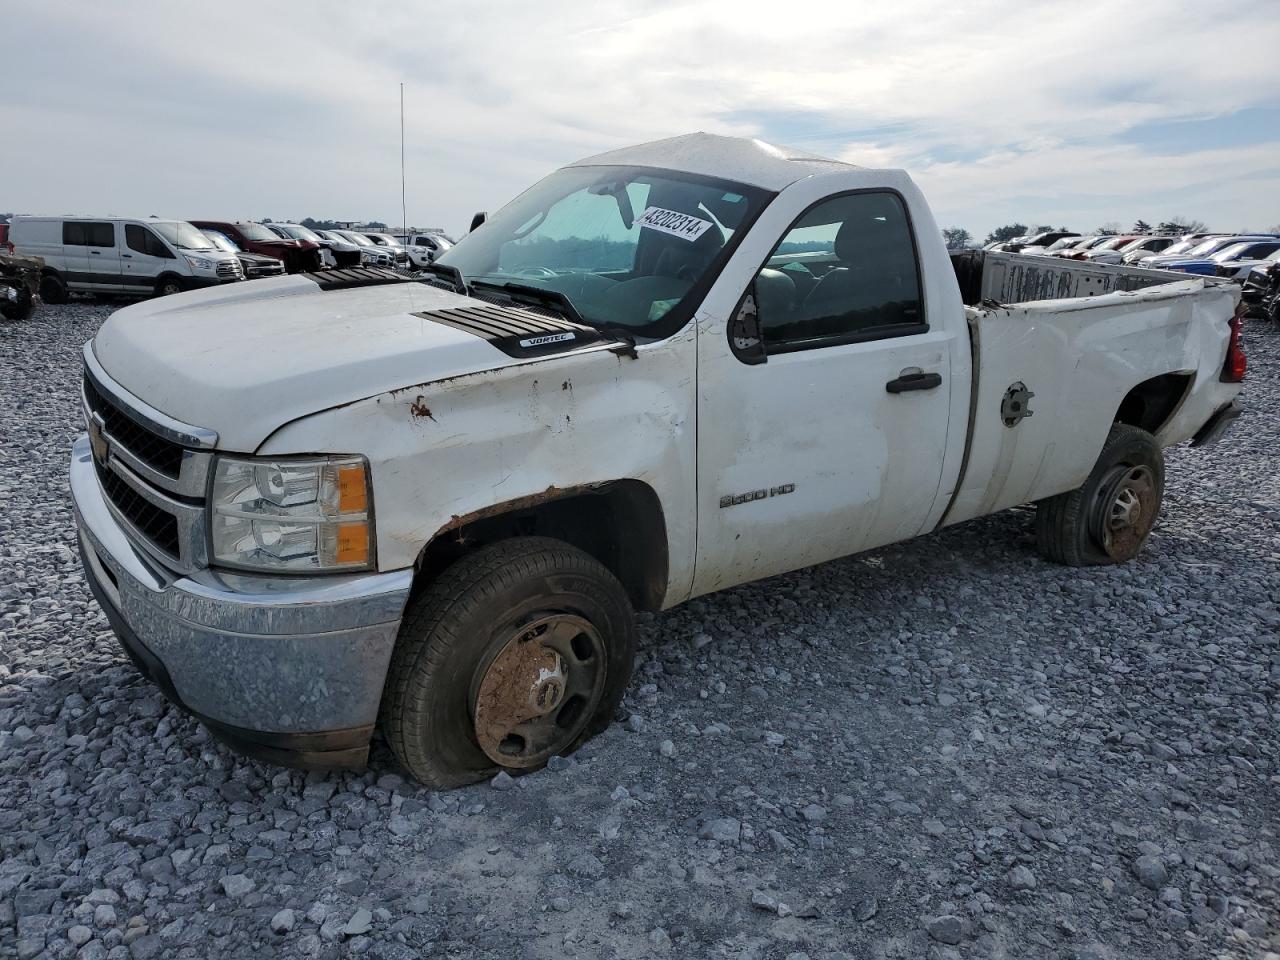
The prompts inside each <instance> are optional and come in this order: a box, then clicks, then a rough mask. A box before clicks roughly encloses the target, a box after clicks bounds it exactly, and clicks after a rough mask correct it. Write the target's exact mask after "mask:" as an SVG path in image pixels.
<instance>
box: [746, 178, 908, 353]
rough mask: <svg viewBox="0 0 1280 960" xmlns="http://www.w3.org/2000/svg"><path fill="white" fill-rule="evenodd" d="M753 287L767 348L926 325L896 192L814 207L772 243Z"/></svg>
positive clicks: (894, 333) (900, 332)
mask: <svg viewBox="0 0 1280 960" xmlns="http://www.w3.org/2000/svg"><path fill="white" fill-rule="evenodd" d="M755 291H756V307H757V310H758V313H759V321H760V327H761V332H762V334H763V338H764V343H765V349H766V353H785V352H788V351H792V350H806V349H812V348H816V347H824V346H830V345H833V344H836V343H851V342H856V341H861V340H874V339H880V338H883V337H900V336H905V335H908V334H916V333H924V332H925V331H926V330H928V326H927V325H926V323H925V317H924V305H923V296H922V294H921V290H920V270H919V264H918V262H917V257H916V248H915V240H914V238H913V236H912V232H911V222H910V220H909V219H908V216H907V210H906V206H905V205H904V204H903V201H902V198H901V197H899V196H898V195H897V194H896V193H889V192H864V193H850V194H845V195H843V196H839V197H832V198H830V199H828V200H824V201H822V202H821V203H819V204H816V205H815V206H813V207H811V208H810V209H809V210H807V211H806V212H805V213H804V214H802V215H801V216H800V218H799V219H798V220H797V221H796V222H795V223H794V224H793V225H792V227H791V229H790V230H789V231H787V233H786V235H785V236H783V238H782V240H781V242H780V243H779V244H778V245H777V247H775V248H774V251H773V254H772V255H771V256H770V257H769V260H768V261H767V262H766V264H765V266H764V267H763V268H762V269H761V270H760V273H759V274H758V275H757V276H756V281H755Z"/></svg>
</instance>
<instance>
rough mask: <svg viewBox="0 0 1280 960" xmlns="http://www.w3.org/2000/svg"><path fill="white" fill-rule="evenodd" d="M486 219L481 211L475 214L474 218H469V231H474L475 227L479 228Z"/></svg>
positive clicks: (487, 216)
mask: <svg viewBox="0 0 1280 960" xmlns="http://www.w3.org/2000/svg"><path fill="white" fill-rule="evenodd" d="M488 219H489V215H488V214H487V213H485V212H484V211H483V210H481V211H480V212H479V213H477V214H476V215H475V216H474V217H472V218H471V230H475V229H476V228H477V227H479V226H480V225H481V224H482V223H484V222H485V221H486V220H488ZM468 232H470V231H468Z"/></svg>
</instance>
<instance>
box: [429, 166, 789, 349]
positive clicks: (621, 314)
mask: <svg viewBox="0 0 1280 960" xmlns="http://www.w3.org/2000/svg"><path fill="white" fill-rule="evenodd" d="M770 196H771V195H770V194H769V193H767V192H765V191H763V190H760V189H758V188H755V187H748V186H745V185H743V184H738V183H731V182H728V181H724V180H714V179H711V178H708V177H700V176H695V175H693V174H686V173H676V172H673V171H667V170H655V169H651V168H647V167H568V168H566V169H564V170H558V171H556V172H555V173H553V174H551V175H550V176H549V177H546V178H545V179H543V180H541V181H539V182H538V183H536V184H534V186H532V187H530V188H529V189H528V190H526V191H525V192H524V193H522V194H521V195H520V196H519V197H517V198H516V199H515V200H513V201H512V202H511V203H509V204H507V205H506V206H505V207H503V208H502V209H501V210H499V211H498V212H497V213H495V214H494V215H493V216H492V217H491V218H490V219H489V220H488V221H487V222H486V223H485V224H484V225H483V226H482V227H480V228H479V229H478V230H476V231H475V232H473V233H469V234H467V236H465V237H463V238H462V239H461V240H459V241H458V243H457V245H456V246H454V247H453V248H451V249H450V250H448V251H447V252H446V253H444V254H442V255H441V256H440V257H439V258H438V259H437V261H436V262H437V263H441V264H444V265H446V266H450V267H454V268H456V269H457V270H458V271H460V272H461V274H462V276H463V279H464V280H466V281H468V282H472V281H481V282H482V283H486V284H503V283H511V284H517V285H524V286H532V287H538V288H542V289H546V290H548V291H553V292H554V293H558V294H561V295H563V296H564V297H566V298H568V300H569V301H570V302H571V304H572V305H573V307H574V308H575V309H576V310H577V312H578V313H579V314H580V315H581V316H582V318H583V319H584V320H585V321H586V322H587V323H589V324H593V325H603V326H624V327H628V328H630V329H631V330H632V331H633V332H635V333H638V334H641V335H644V336H669V335H670V334H671V333H674V332H675V331H676V330H678V329H679V328H680V327H681V326H682V325H683V324H684V323H685V321H686V320H688V318H689V316H690V315H691V314H692V312H693V308H694V307H695V306H696V299H697V297H696V295H695V291H699V292H705V289H706V288H707V287H708V286H710V283H711V281H712V280H713V279H714V278H715V275H716V273H717V271H718V269H719V266H720V265H721V263H722V262H723V261H724V259H725V258H726V257H727V256H728V253H729V251H730V249H731V248H732V247H733V246H734V244H735V237H736V231H738V230H739V228H740V227H742V226H744V225H747V224H750V223H751V222H752V221H753V220H754V219H755V217H756V215H757V214H758V213H759V211H760V210H761V209H762V208H763V207H764V204H765V203H766V202H767V200H768V199H769V198H770ZM486 292H487V291H486Z"/></svg>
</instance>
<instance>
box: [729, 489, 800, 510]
mask: <svg viewBox="0 0 1280 960" xmlns="http://www.w3.org/2000/svg"><path fill="white" fill-rule="evenodd" d="M795 489H796V485H795V484H794V483H784V484H782V485H781V486H777V487H765V488H764V489H763V490H752V491H751V492H750V493H732V494H727V495H725V496H723V497H721V498H720V509H722V510H723V509H724V508H725V507H736V506H737V505H738V504H740V503H751V502H752V501H755V500H768V499H769V498H770V497H780V496H782V495H783V494H784V493H794V492H795Z"/></svg>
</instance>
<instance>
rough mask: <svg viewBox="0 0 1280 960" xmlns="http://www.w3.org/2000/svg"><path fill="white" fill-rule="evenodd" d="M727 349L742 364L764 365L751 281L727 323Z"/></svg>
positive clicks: (753, 287)
mask: <svg viewBox="0 0 1280 960" xmlns="http://www.w3.org/2000/svg"><path fill="white" fill-rule="evenodd" d="M728 333H729V349H730V350H732V351H733V355H734V356H735V357H737V358H738V359H739V360H741V361H742V362H743V363H750V364H756V363H764V362H765V361H766V360H767V359H768V357H766V356H765V352H764V333H763V332H762V331H761V329H760V313H759V310H758V309H757V307H756V285H755V282H754V281H752V283H751V286H749V287H747V292H746V293H744V294H743V295H742V302H741V303H739V304H738V309H737V310H736V311H735V312H734V314H733V318H732V319H731V320H730V321H729V330H728Z"/></svg>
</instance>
